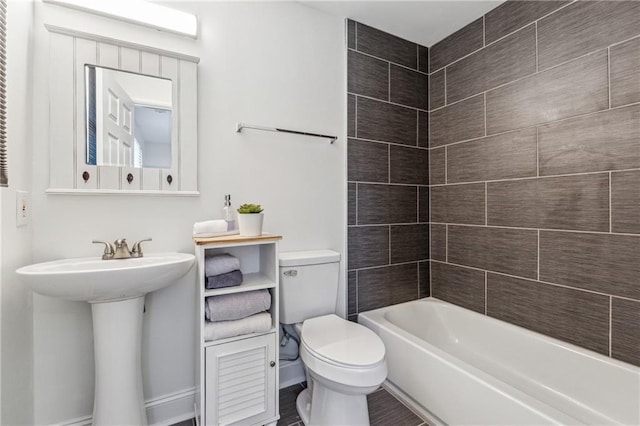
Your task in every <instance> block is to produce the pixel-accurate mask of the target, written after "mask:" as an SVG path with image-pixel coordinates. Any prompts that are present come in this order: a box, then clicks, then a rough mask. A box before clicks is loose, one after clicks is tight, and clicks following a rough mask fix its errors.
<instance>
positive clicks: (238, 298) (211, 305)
mask: <svg viewBox="0 0 640 426" xmlns="http://www.w3.org/2000/svg"><path fill="white" fill-rule="evenodd" d="M270 307H271V294H270V293H269V290H266V289H264V290H254V291H246V292H243V293H232V294H223V295H221V296H210V297H207V299H206V302H205V317H206V318H207V319H208V320H209V321H230V320H237V319H241V318H246V317H248V316H250V315H253V314H257V313H258V312H263V311H267V310H269V308H270Z"/></svg>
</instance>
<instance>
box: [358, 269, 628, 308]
mask: <svg viewBox="0 0 640 426" xmlns="http://www.w3.org/2000/svg"><path fill="white" fill-rule="evenodd" d="M431 261H432V262H436V263H440V264H448V265H450V266H455V267H458V268H463V269H471V270H474V271H479V272H487V273H489V274H495V275H502V276H505V277H509V278H515V279H518V280H525V281H535V282H537V283H540V284H546V285H550V286H554V287H560V288H566V289H569V290H574V291H581V292H584V293H589V294H597V295H600V296H605V297H615V298H617V299H621V300H628V301H631V302H638V299H634V298H631V297H628V296H621V295H617V294H609V293H603V292H600V291H595V290H589V289H587V288H582V287H574V286H571V285H567V284H560V283H554V282H551V281H545V280H537V279H535V278H531V277H523V276H520V275H514V274H509V273H507V272H499V271H492V270H489V269H482V268H478V267H477V266H469V265H463V264H461V263H452V262H450V261H448V260H447V261H441V260H437V259H432V260H431ZM383 266H387V265H383ZM370 269H373V268H370Z"/></svg>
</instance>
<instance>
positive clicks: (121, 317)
mask: <svg viewBox="0 0 640 426" xmlns="http://www.w3.org/2000/svg"><path fill="white" fill-rule="evenodd" d="M194 260H195V256H193V255H192V254H186V253H157V254H147V255H145V256H144V257H140V258H133V259H119V260H102V259H101V258H99V257H84V258H78V259H64V260H55V261H53V262H44V263H38V264H35V265H29V266H25V267H23V268H20V269H18V270H17V271H16V272H17V273H18V275H20V276H21V277H22V279H23V281H24V282H25V283H27V284H28V285H29V286H30V287H31V289H32V290H33V291H35V292H36V293H40V294H43V295H45V296H52V297H58V298H61V299H67V300H76V301H84V302H89V303H91V313H92V317H93V345H94V356H95V395H94V404H93V418H92V424H93V425H94V426H106V425H109V426H111V425H146V424H147V414H146V411H145V405H144V395H143V392H142V387H143V386H142V368H141V365H142V358H141V354H142V350H141V340H142V319H143V313H144V299H145V294H147V293H150V292H152V291H154V290H159V289H161V288H164V287H167V286H169V285H171V284H173V283H175V282H176V281H177V280H178V279H179V278H181V277H182V276H184V275H185V274H186V273H187V272H188V271H189V269H191V266H193V263H194Z"/></svg>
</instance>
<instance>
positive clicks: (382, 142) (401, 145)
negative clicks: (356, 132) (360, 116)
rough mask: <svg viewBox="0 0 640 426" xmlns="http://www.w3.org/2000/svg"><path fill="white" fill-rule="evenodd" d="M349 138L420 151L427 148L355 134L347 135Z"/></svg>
mask: <svg viewBox="0 0 640 426" xmlns="http://www.w3.org/2000/svg"><path fill="white" fill-rule="evenodd" d="M349 139H357V140H359V141H362V142H371V143H379V144H386V145H393V146H400V147H403V148H412V149H419V150H422V151H426V150H428V149H429V148H426V147H422V146H416V145H407V144H403V143H398V142H388V141H382V140H378V139H368V138H358V137H355V136H351V137H349Z"/></svg>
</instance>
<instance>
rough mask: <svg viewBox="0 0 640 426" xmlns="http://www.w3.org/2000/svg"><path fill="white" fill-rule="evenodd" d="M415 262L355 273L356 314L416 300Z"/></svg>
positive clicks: (417, 284) (416, 274)
mask: <svg viewBox="0 0 640 426" xmlns="http://www.w3.org/2000/svg"><path fill="white" fill-rule="evenodd" d="M418 268H419V265H418V263H417V262H412V263H405V264H402V265H390V266H387V267H383V268H370V269H363V270H360V271H357V274H358V312H364V311H369V310H371V309H378V308H382V307H383V306H388V305H395V304H396V303H402V302H408V301H409V300H415V299H417V298H418V295H419V291H420V283H419V279H418Z"/></svg>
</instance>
